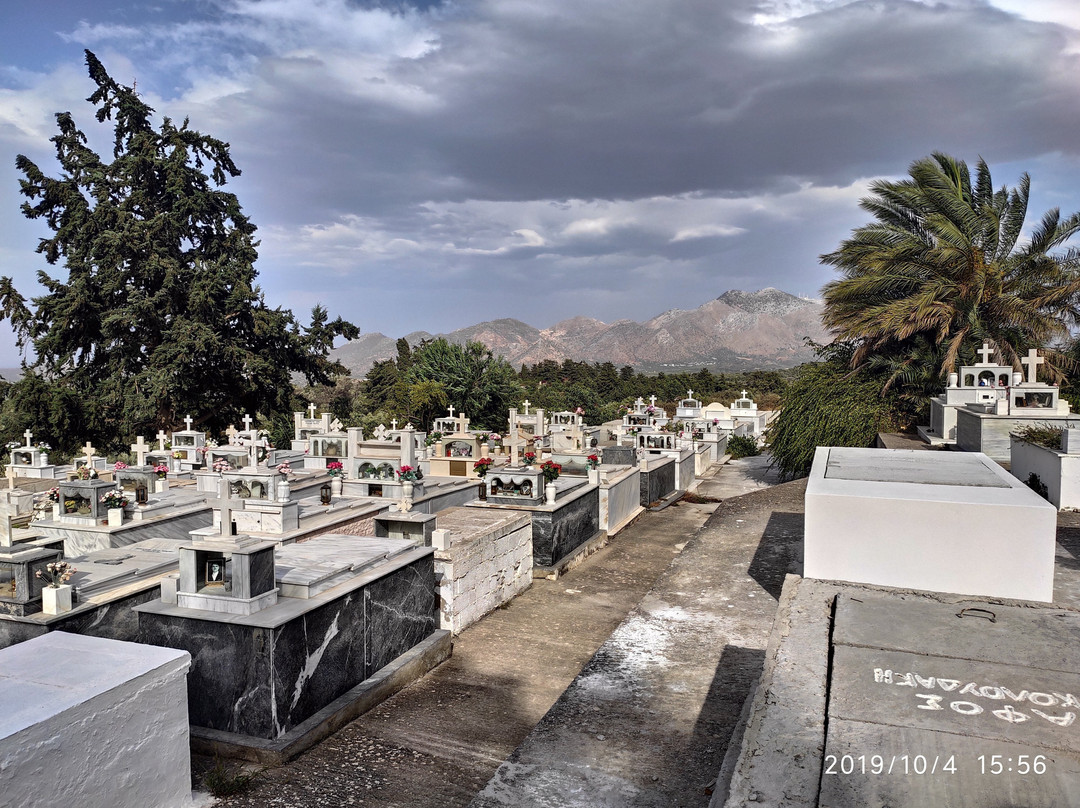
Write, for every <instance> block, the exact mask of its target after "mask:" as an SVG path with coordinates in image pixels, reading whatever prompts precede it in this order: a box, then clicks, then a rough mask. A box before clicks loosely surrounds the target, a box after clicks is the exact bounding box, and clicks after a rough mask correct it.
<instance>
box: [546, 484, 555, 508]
mask: <svg viewBox="0 0 1080 808" xmlns="http://www.w3.org/2000/svg"><path fill="white" fill-rule="evenodd" d="M557 490H558V489H556V488H555V483H548V484H547V485H545V486H544V504H546V505H554V504H555V492H556V491H557Z"/></svg>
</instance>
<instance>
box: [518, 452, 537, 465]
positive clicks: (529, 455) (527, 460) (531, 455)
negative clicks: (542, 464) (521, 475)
mask: <svg viewBox="0 0 1080 808" xmlns="http://www.w3.org/2000/svg"><path fill="white" fill-rule="evenodd" d="M521 462H522V463H524V464H525V465H526V466H531V465H532V464H533V463H535V462H536V452H525V454H523V455H522V456H521Z"/></svg>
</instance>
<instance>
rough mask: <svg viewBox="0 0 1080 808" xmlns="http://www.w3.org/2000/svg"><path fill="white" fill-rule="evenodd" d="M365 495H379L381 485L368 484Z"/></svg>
mask: <svg viewBox="0 0 1080 808" xmlns="http://www.w3.org/2000/svg"><path fill="white" fill-rule="evenodd" d="M367 495H368V496H369V497H381V496H382V495H383V487H382V486H381V485H369V486H368V489H367Z"/></svg>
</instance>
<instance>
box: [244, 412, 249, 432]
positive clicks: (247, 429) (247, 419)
mask: <svg viewBox="0 0 1080 808" xmlns="http://www.w3.org/2000/svg"><path fill="white" fill-rule="evenodd" d="M244 429H245V430H246V431H248V432H250V431H251V416H250V415H244Z"/></svg>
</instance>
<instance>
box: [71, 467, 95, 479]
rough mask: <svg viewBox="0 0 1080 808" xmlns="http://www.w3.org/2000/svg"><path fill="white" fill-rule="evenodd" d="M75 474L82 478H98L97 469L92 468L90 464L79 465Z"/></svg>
mask: <svg viewBox="0 0 1080 808" xmlns="http://www.w3.org/2000/svg"><path fill="white" fill-rule="evenodd" d="M75 476H76V477H78V478H79V479H80V480H96V479H97V469H95V468H91V467H90V466H79V467H78V468H77V469H75Z"/></svg>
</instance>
